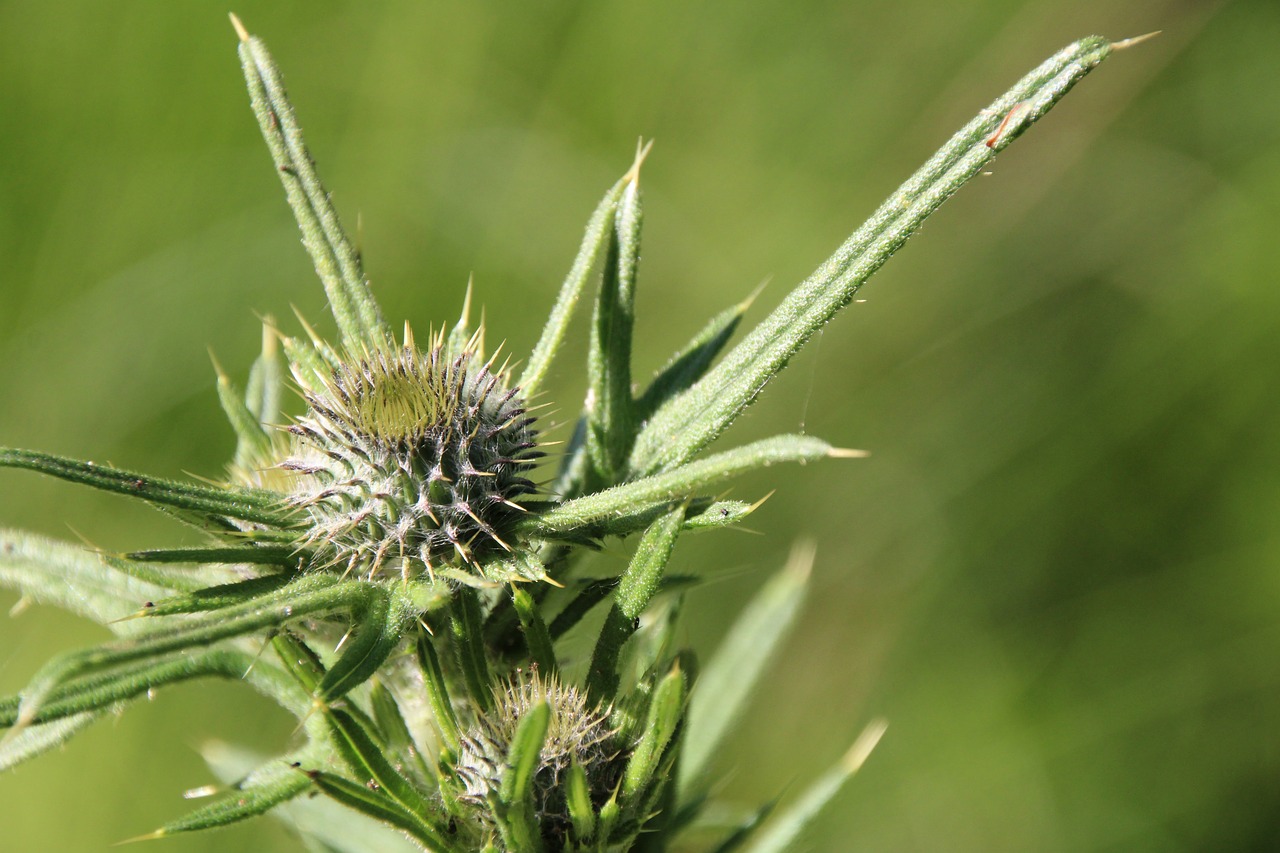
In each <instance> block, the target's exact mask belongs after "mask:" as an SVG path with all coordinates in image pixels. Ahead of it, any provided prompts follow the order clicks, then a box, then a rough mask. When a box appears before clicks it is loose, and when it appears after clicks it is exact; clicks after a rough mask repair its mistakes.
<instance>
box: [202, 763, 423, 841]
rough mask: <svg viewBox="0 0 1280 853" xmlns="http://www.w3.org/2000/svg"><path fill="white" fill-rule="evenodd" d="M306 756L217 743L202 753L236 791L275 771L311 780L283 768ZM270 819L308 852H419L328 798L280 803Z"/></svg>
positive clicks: (396, 833)
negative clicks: (279, 823) (284, 827)
mask: <svg viewBox="0 0 1280 853" xmlns="http://www.w3.org/2000/svg"><path fill="white" fill-rule="evenodd" d="M305 752H306V750H305V749H304V754H302V755H298V756H295V757H290V758H276V759H269V758H267V757H265V756H262V755H258V754H256V753H253V752H250V751H249V750H246V749H242V748H240V747H236V746H232V745H229V744H226V743H222V742H220V741H211V742H208V743H205V744H204V745H202V746H201V748H200V754H201V755H202V756H203V757H204V760H205V763H206V764H208V765H209V767H210V769H211V770H213V772H214V775H215V776H217V777H218V778H219V779H220V780H221V781H222V782H224V783H226V784H228V785H230V784H233V783H234V784H235V785H237V786H248V785H252V784H254V783H255V781H256V780H257V778H258V777H259V776H261V775H262V774H265V773H269V772H272V771H275V770H277V769H279V768H285V769H288V770H289V772H291V773H292V774H293V775H294V776H295V777H296V778H299V779H303V780H304V781H309V780H307V779H306V776H305V774H302V773H299V772H298V771H297V770H296V769H294V768H292V767H288V766H287V765H288V764H289V762H290V761H292V760H298V761H305V762H306V763H307V764H310V763H311V759H310V758H309V757H307V756H306V755H305ZM264 763H265V766H264ZM270 814H271V815H272V816H273V817H275V818H277V819H279V820H281V821H282V822H283V823H285V824H288V826H289V830H290V832H296V833H298V834H300V835H301V836H302V838H303V841H304V843H308V844H311V845H313V847H311V848H309V849H316V850H323V851H325V853H421V850H422V847H421V845H419V844H417V843H415V842H413V841H410V840H409V839H408V838H406V837H405V836H404V835H403V834H402V833H400V832H399V831H397V830H395V829H393V828H392V827H390V826H387V825H385V824H383V823H379V822H378V821H375V820H373V819H371V818H369V817H366V816H365V815H362V814H359V813H357V812H354V811H352V810H350V809H348V808H344V807H343V806H341V805H339V804H338V803H337V802H335V801H333V800H331V799H329V798H327V797H297V798H295V799H293V800H289V801H287V802H285V803H282V804H280V805H279V806H277V807H276V808H275V809H273V810H272V811H271V812H270Z"/></svg>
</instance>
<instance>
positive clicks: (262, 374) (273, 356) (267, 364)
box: [244, 317, 284, 435]
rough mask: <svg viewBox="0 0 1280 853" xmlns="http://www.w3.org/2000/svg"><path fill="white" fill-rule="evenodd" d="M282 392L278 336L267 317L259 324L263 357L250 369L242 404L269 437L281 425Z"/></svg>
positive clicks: (259, 357) (282, 376)
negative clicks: (247, 408)
mask: <svg viewBox="0 0 1280 853" xmlns="http://www.w3.org/2000/svg"><path fill="white" fill-rule="evenodd" d="M283 390H284V372H283V371H282V370H281V368H280V333H279V332H277V331H276V329H275V321H274V320H273V319H271V318H270V317H267V318H265V319H264V320H263V323H262V354H261V355H259V356H258V357H257V358H256V359H255V360H254V362H253V367H251V368H249V384H248V387H246V388H245V392H244V403H245V405H246V406H248V407H249V411H250V412H252V413H253V416H254V417H255V418H257V419H258V423H259V425H261V427H262V428H263V430H264V431H266V432H267V434H268V435H270V431H271V430H272V429H275V428H276V427H277V426H279V424H280V418H281V412H280V395H281V392H282V391H283Z"/></svg>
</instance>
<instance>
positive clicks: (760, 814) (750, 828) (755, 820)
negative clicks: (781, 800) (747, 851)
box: [710, 800, 778, 853]
mask: <svg viewBox="0 0 1280 853" xmlns="http://www.w3.org/2000/svg"><path fill="white" fill-rule="evenodd" d="M777 805H778V801H777V800H770V801H769V802H767V803H765V804H764V805H763V806H761V807H760V808H758V809H756V810H755V811H753V812H752V813H751V815H750V816H749V817H748V818H747V819H746V820H744V821H743V822H742V823H741V824H739V825H738V826H736V827H734V828H733V831H732V832H730V833H729V834H728V835H727V836H726V837H725V839H724V840H723V841H721V842H720V843H719V844H718V845H716V848H715V849H714V850H712V851H710V853H734V851H735V850H740V849H741V848H742V845H744V844H746V843H747V842H748V841H749V840H751V836H752V835H754V834H755V832H756V830H757V829H759V828H760V825H761V824H762V823H764V822H765V820H767V819H768V817H769V815H771V814H773V810H774V808H776V807H777Z"/></svg>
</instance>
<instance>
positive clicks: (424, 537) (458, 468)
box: [283, 334, 542, 578]
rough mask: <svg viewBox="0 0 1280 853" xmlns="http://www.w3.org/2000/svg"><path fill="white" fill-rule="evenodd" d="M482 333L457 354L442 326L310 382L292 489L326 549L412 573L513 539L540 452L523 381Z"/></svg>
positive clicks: (297, 430) (348, 561) (358, 562)
mask: <svg viewBox="0 0 1280 853" xmlns="http://www.w3.org/2000/svg"><path fill="white" fill-rule="evenodd" d="M478 337H479V335H478V334H477V336H476V337H474V338H473V339H472V340H471V341H469V342H468V345H467V346H466V347H465V348H464V349H463V350H462V351H461V352H460V353H458V354H457V355H456V356H454V355H452V354H450V353H449V352H447V350H446V347H445V337H444V335H443V334H439V335H436V336H435V337H434V340H433V342H432V345H431V346H430V348H429V349H427V350H426V351H425V352H420V351H418V350H417V349H416V348H415V347H414V346H413V342H412V336H409V339H408V340H407V341H406V344H405V346H403V347H400V348H398V349H397V350H395V351H393V352H385V351H377V352H374V353H372V354H367V355H364V356H362V357H360V358H356V359H348V360H346V361H344V362H343V363H342V364H340V365H339V366H337V367H336V368H335V369H334V371H333V372H332V374H330V375H328V376H327V377H324V380H323V384H322V385H321V387H318V388H308V389H305V390H304V391H303V396H304V397H305V399H306V402H307V405H308V411H307V413H306V414H305V415H304V416H303V417H302V418H300V419H299V420H298V422H297V423H295V424H294V425H292V426H291V427H290V428H289V431H290V432H291V433H293V435H294V436H295V437H296V439H297V453H296V454H295V455H294V456H292V457H290V458H289V459H288V460H286V461H285V462H284V463H283V466H284V467H285V468H287V469H289V470H292V471H296V472H299V473H300V474H302V475H303V477H302V478H301V482H300V483H299V484H298V486H297V488H296V489H295V491H294V493H293V494H292V495H291V497H290V501H291V502H292V503H293V504H295V505H296V506H299V507H301V508H302V509H304V510H305V512H306V514H307V516H308V518H309V519H310V526H309V529H308V531H307V534H306V544H307V545H308V546H311V547H314V548H315V549H316V551H317V552H318V553H319V554H320V555H323V556H321V557H320V558H319V559H320V560H321V561H323V560H325V559H326V558H327V560H328V562H329V563H330V564H336V565H338V566H343V567H345V570H346V571H353V570H354V571H356V572H358V573H360V574H363V575H365V576H367V577H369V578H373V577H375V576H377V575H378V574H379V573H380V572H381V571H382V570H383V567H384V565H386V564H388V562H390V563H391V564H393V565H396V566H398V567H399V572H398V573H399V574H400V575H401V576H404V577H410V576H413V575H416V574H420V573H421V572H423V571H425V572H426V573H427V574H428V575H433V574H434V569H435V568H437V567H440V566H442V565H445V564H449V563H458V562H461V563H463V564H466V565H472V564H474V563H476V562H477V561H478V560H479V559H481V558H483V557H485V556H487V555H489V554H491V553H492V552H493V551H494V550H495V549H501V550H503V551H511V550H512V546H511V544H510V543H509V542H508V540H509V539H512V534H511V533H510V532H508V531H509V528H510V526H511V524H512V522H513V521H514V519H515V518H517V517H519V516H520V515H521V514H522V513H523V512H525V510H524V509H523V508H522V507H521V506H520V505H519V504H518V503H517V502H516V501H517V499H519V498H520V497H522V496H524V495H528V494H530V493H531V492H533V491H534V486H533V483H531V482H530V481H529V480H528V479H526V478H525V477H524V476H523V475H524V473H525V472H526V471H528V470H529V468H530V467H531V466H532V464H533V462H534V460H536V459H537V458H539V457H540V456H542V453H541V452H540V451H538V450H537V449H536V445H537V441H536V432H535V430H534V428H533V422H534V418H533V417H532V416H531V415H529V414H528V412H527V410H526V408H525V405H524V403H523V400H522V399H521V397H520V395H519V389H517V388H508V387H507V386H508V384H509V382H508V377H507V375H506V373H505V371H503V370H501V369H498V370H495V369H493V363H492V361H488V362H482V360H481V358H480V356H479V353H478V352H477V349H476V347H477V340H478ZM298 378H299V379H300V381H302V379H303V377H302V376H299V377H298Z"/></svg>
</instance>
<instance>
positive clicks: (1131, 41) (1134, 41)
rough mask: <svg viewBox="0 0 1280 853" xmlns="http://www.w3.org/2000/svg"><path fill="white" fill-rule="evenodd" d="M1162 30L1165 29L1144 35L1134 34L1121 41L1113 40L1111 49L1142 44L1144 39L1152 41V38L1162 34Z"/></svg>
mask: <svg viewBox="0 0 1280 853" xmlns="http://www.w3.org/2000/svg"><path fill="white" fill-rule="evenodd" d="M1162 32H1164V30H1152V31H1151V32H1149V33H1143V34H1142V35H1140V36H1134V37H1133V38H1127V39H1121V40H1120V41H1113V42H1112V43H1111V49H1112V50H1125V49H1126V48H1130V47H1135V46H1137V45H1140V44H1142V43H1143V42H1144V41H1150V40H1151V39H1153V38H1155V37H1156V36H1158V35H1160V34H1161V33H1162Z"/></svg>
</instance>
